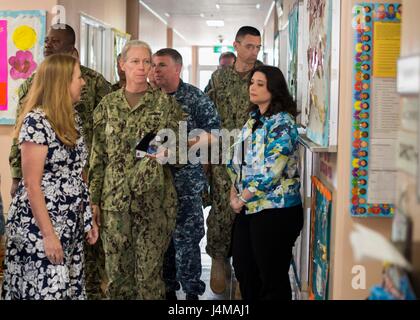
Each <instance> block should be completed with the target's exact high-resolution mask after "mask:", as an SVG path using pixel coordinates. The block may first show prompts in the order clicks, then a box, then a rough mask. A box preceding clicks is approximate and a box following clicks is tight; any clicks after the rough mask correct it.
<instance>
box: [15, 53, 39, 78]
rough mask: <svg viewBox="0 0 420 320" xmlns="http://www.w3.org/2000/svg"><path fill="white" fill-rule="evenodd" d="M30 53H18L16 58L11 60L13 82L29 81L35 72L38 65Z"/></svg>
mask: <svg viewBox="0 0 420 320" xmlns="http://www.w3.org/2000/svg"><path fill="white" fill-rule="evenodd" d="M33 59H34V57H33V55H32V52H30V51H18V52H16V56H15V57H10V58H9V64H10V65H11V67H12V68H11V69H10V76H11V77H12V79H13V80H17V79H28V78H29V77H30V76H31V75H32V73H33V72H34V71H35V69H36V67H37V64H36V62H35V61H34V60H33Z"/></svg>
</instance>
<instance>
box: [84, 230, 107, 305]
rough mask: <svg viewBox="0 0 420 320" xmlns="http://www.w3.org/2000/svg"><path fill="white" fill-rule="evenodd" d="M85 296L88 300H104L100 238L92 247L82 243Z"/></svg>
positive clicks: (103, 256)
mask: <svg viewBox="0 0 420 320" xmlns="http://www.w3.org/2000/svg"><path fill="white" fill-rule="evenodd" d="M84 251H85V278H86V294H87V298H88V299H89V300H100V299H103V298H105V295H104V292H103V290H102V286H103V283H104V281H105V253H104V249H103V246H102V240H101V237H99V238H98V241H97V242H96V243H95V244H94V245H93V246H92V245H90V244H88V243H87V241H85V242H84Z"/></svg>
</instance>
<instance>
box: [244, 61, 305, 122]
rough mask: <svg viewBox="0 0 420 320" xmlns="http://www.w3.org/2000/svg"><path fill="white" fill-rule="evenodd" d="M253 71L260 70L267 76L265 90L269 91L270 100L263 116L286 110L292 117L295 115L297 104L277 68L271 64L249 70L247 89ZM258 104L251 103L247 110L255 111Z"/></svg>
mask: <svg viewBox="0 0 420 320" xmlns="http://www.w3.org/2000/svg"><path fill="white" fill-rule="evenodd" d="M255 72H261V73H263V74H264V75H265V77H266V78H267V90H268V91H269V92H270V93H271V102H270V105H269V106H268V109H267V111H266V113H265V114H264V115H265V116H272V115H275V114H277V113H280V112H288V113H289V114H290V115H292V116H293V117H296V116H297V114H298V112H297V105H296V102H295V101H294V100H293V97H292V96H291V94H290V92H289V89H288V87H287V83H286V79H285V78H284V76H283V73H282V72H281V70H280V69H279V68H276V67H272V66H259V67H256V68H255V69H254V70H252V71H251V74H250V76H249V80H248V90H249V87H250V85H251V80H252V77H253V75H254V74H255ZM256 110H258V106H257V105H255V104H251V106H250V107H249V109H248V111H249V112H252V111H256Z"/></svg>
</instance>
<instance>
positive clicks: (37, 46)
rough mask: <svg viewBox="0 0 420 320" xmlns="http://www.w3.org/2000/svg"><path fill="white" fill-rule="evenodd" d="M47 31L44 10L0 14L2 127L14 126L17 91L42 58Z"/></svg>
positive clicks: (0, 108) (0, 114)
mask: <svg viewBox="0 0 420 320" xmlns="http://www.w3.org/2000/svg"><path fill="white" fill-rule="evenodd" d="M45 28H46V12H45V11H38V10H32V11H0V124H6V125H14V124H15V117H16V107H17V105H18V88H19V86H20V85H21V84H22V83H23V82H24V81H25V80H26V79H28V78H29V77H30V76H31V75H32V74H33V73H34V71H35V70H36V68H37V66H38V65H39V63H40V62H41V61H42V59H43V52H42V50H43V44H44V38H45Z"/></svg>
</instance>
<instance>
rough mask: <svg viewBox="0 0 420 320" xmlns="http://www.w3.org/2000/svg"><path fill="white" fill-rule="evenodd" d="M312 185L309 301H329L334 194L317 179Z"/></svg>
mask: <svg viewBox="0 0 420 320" xmlns="http://www.w3.org/2000/svg"><path fill="white" fill-rule="evenodd" d="M312 184H313V198H312V210H311V241H310V243H311V253H310V257H311V259H310V261H311V265H310V273H309V274H310V275H311V278H310V282H309V295H310V296H309V299H311V300H328V279H329V274H330V272H329V266H330V263H329V261H330V249H329V248H330V224H331V203H332V193H331V191H330V190H328V189H327V187H326V186H325V185H324V184H323V183H322V182H321V181H320V180H319V179H318V178H317V177H312Z"/></svg>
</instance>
